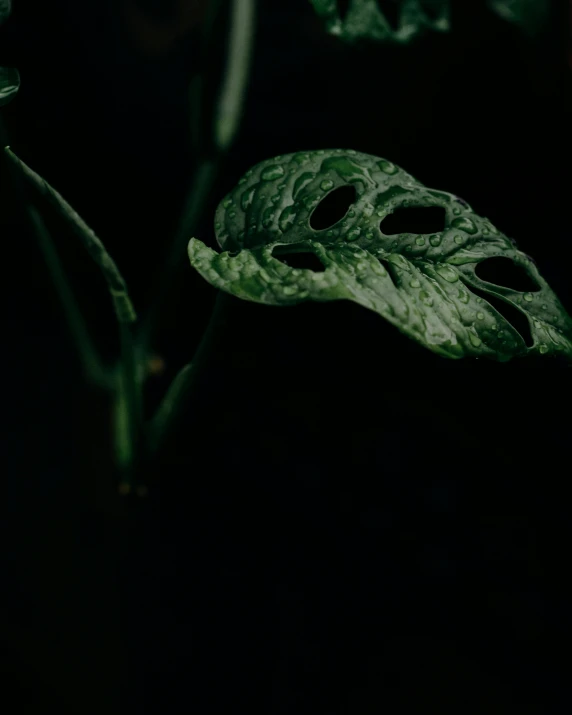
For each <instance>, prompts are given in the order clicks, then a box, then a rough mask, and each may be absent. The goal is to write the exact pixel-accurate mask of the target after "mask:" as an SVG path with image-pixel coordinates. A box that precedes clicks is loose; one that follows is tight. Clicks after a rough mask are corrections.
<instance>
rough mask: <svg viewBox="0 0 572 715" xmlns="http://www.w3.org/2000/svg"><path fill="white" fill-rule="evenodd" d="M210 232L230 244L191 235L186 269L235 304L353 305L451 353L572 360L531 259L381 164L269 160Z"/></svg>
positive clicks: (468, 213) (340, 157)
mask: <svg viewBox="0 0 572 715" xmlns="http://www.w3.org/2000/svg"><path fill="white" fill-rule="evenodd" d="M215 231H216V236H217V240H218V242H219V245H220V246H221V248H222V249H223V252H222V253H217V252H216V251H213V250H212V249H210V248H208V247H207V246H205V245H204V244H203V243H202V242H201V241H199V240H197V239H195V238H193V239H191V241H190V243H189V248H188V252H189V258H190V261H191V265H192V266H193V267H194V268H195V269H196V270H197V271H198V272H199V273H200V274H201V275H202V276H203V277H204V278H205V279H206V280H207V281H208V282H209V283H211V284H212V285H213V286H215V287H216V288H218V289H220V290H223V291H226V292H227V293H230V294H232V295H234V296H237V297H239V298H243V299H245V300H250V301H254V302H258V303H265V304H268V305H295V304H297V303H301V302H303V301H308V300H315V301H329V300H338V299H347V300H352V301H354V302H356V303H359V304H360V305H363V306H365V307H366V308H369V309H370V310H373V311H375V312H377V313H379V314H380V315H381V316H383V317H384V318H385V319H386V320H388V321H389V322H390V323H392V324H393V325H395V326H396V327H397V328H399V330H401V331H402V332H403V333H404V334H405V335H407V336H409V337H410V338H412V339H413V340H415V341H417V342H418V343H420V344H421V345H423V346H425V347H427V348H429V349H430V350H432V351H434V352H435V353H438V354H440V355H443V356H446V357H450V358H461V357H465V356H473V357H487V358H492V359H495V360H499V361H505V360H509V359H510V358H512V357H515V356H522V355H526V354H532V353H539V354H558V353H560V354H565V355H567V356H570V357H572V320H571V319H570V317H569V316H568V314H567V313H566V311H565V310H564V308H563V306H562V305H561V303H560V302H559V300H558V298H557V297H556V295H555V294H554V293H553V291H552V290H551V289H550V287H549V286H548V284H547V283H546V281H545V280H544V279H543V278H542V277H541V276H540V274H539V272H538V270H537V268H536V265H535V264H534V262H533V261H532V259H531V258H530V257H529V256H527V255H525V254H524V253H522V252H520V251H518V250H517V249H516V248H515V246H514V243H513V242H512V240H511V239H509V238H507V237H506V236H504V235H503V234H501V233H500V232H499V231H498V230H497V229H496V228H495V227H494V226H492V225H491V223H490V222H489V221H488V220H487V219H486V218H482V217H480V216H478V215H477V214H475V213H474V212H473V211H472V209H471V208H470V206H469V205H468V204H467V203H466V202H464V201H463V200H461V199H459V198H458V197H456V196H454V195H452V194H449V193H446V192H443V191H434V190H432V189H428V188H426V187H425V186H423V185H422V184H421V183H420V182H418V181H416V180H415V179H414V178H413V177H412V176H410V175H409V174H407V173H406V172H405V171H403V170H402V169H400V168H399V167H397V166H396V165H395V164H392V163H391V162H389V161H386V160H384V159H380V158H378V157H375V156H371V155H368V154H361V153H358V152H355V151H353V150H341V149H334V150H327V151H326V150H319V151H312V152H301V153H296V154H289V155H285V156H282V157H280V156H279V157H275V158H274V159H269V160H266V161H263V162H261V163H260V164H258V165H256V166H255V167H254V168H253V169H250V170H249V171H247V172H246V174H245V175H244V176H243V177H242V178H241V179H240V181H239V182H238V185H237V187H236V188H235V189H234V190H233V191H232V192H230V194H229V195H228V196H227V197H225V199H224V200H223V201H222V202H221V203H220V204H219V206H218V209H217V212H216V222H215ZM507 316H508V317H507Z"/></svg>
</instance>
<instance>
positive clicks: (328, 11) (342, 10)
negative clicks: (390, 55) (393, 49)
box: [310, 0, 450, 44]
mask: <svg viewBox="0 0 572 715" xmlns="http://www.w3.org/2000/svg"><path fill="white" fill-rule="evenodd" d="M310 2H311V3H312V5H313V6H314V9H315V10H316V13H317V14H318V15H319V16H320V17H322V18H323V19H324V20H325V23H326V29H327V31H328V32H329V33H330V34H332V35H338V36H339V37H340V38H341V39H342V40H346V41H347V42H354V41H356V40H361V39H370V40H378V41H385V42H395V43H398V44H406V43H408V42H410V41H411V40H412V39H413V38H415V37H417V36H418V35H421V34H422V33H424V32H426V31H428V30H433V31H438V32H446V31H447V30H449V11H450V8H449V5H450V0H346V1H345V2H342V1H341V0H310Z"/></svg>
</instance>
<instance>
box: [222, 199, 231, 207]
mask: <svg viewBox="0 0 572 715" xmlns="http://www.w3.org/2000/svg"><path fill="white" fill-rule="evenodd" d="M222 205H223V208H225V209H227V208H228V207H229V206H232V199H225V200H224V201H223V202H222Z"/></svg>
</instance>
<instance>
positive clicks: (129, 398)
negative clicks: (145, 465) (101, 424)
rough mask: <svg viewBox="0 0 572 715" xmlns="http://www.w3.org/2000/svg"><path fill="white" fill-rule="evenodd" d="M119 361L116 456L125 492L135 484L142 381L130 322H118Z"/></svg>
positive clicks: (115, 403)
mask: <svg viewBox="0 0 572 715" xmlns="http://www.w3.org/2000/svg"><path fill="white" fill-rule="evenodd" d="M119 330H120V339H121V363H120V366H119V371H118V375H117V386H116V392H115V401H114V413H115V415H114V417H115V420H114V435H115V458H116V462H117V466H118V468H119V472H120V477H119V482H120V483H119V489H120V491H121V492H122V493H128V492H129V491H131V489H132V488H133V486H134V473H135V468H136V462H137V457H138V454H139V448H140V447H141V445H142V442H141V426H142V413H143V403H142V391H141V388H142V382H143V379H144V378H143V376H142V375H139V372H140V370H139V365H138V361H137V359H136V353H135V342H134V339H133V333H132V328H131V325H129V324H127V323H121V324H120V326H119Z"/></svg>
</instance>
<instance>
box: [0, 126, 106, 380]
mask: <svg viewBox="0 0 572 715" xmlns="http://www.w3.org/2000/svg"><path fill="white" fill-rule="evenodd" d="M7 143H8V142H7V133H6V129H5V127H4V124H3V122H2V121H1V119H0V146H2V147H6V155H7V156H8V157H10V158H13V157H14V155H13V154H12V153H11V152H10V150H9V148H8V147H7V146H6V145H7ZM17 166H18V165H17V164H15V163H14V161H12V162H8V170H9V172H10V175H11V177H12V183H13V185H14V188H15V190H16V192H17V194H18V197H19V199H20V203H21V205H22V207H23V210H24V216H25V217H26V219H27V221H28V222H29V224H30V226H31V228H32V231H33V233H34V234H35V235H36V237H37V240H38V244H39V247H40V250H41V252H42V254H43V256H44V260H45V261H46V264H47V266H48V271H49V272H50V274H51V277H52V281H53V283H54V286H55V289H56V292H57V294H58V298H59V300H60V302H61V304H62V308H63V310H64V313H65V316H66V320H67V323H68V326H69V329H70V332H71V335H72V338H73V340H74V342H75V346H76V349H77V352H78V355H79V359H80V361H81V365H82V369H83V372H84V376H85V379H86V380H87V381H88V382H91V383H93V384H96V385H99V386H102V387H106V388H109V387H110V384H111V381H110V377H109V375H108V374H107V372H106V370H105V369H104V367H103V364H102V362H101V358H100V356H99V354H98V352H97V350H96V348H95V345H94V344H93V341H92V339H91V336H90V334H89V331H88V329H87V326H86V323H85V320H84V318H83V315H82V314H81V311H80V310H79V308H78V306H77V301H76V299H75V296H74V294H73V291H72V289H71V286H70V284H69V282H68V280H67V277H66V274H65V271H64V269H63V266H62V263H61V261H60V258H59V256H58V253H57V251H56V248H55V244H54V242H53V240H52V237H51V235H50V233H49V231H48V229H47V228H46V225H45V223H44V221H43V219H42V217H41V216H40V214H39V213H38V211H37V210H36V208H35V207H34V206H33V205H32V204H31V203H30V202H29V201H28V199H27V198H26V193H25V190H24V187H23V185H22V181H21V174H20V173H19V172H18V171H16V170H15V168H16V167H17Z"/></svg>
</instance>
